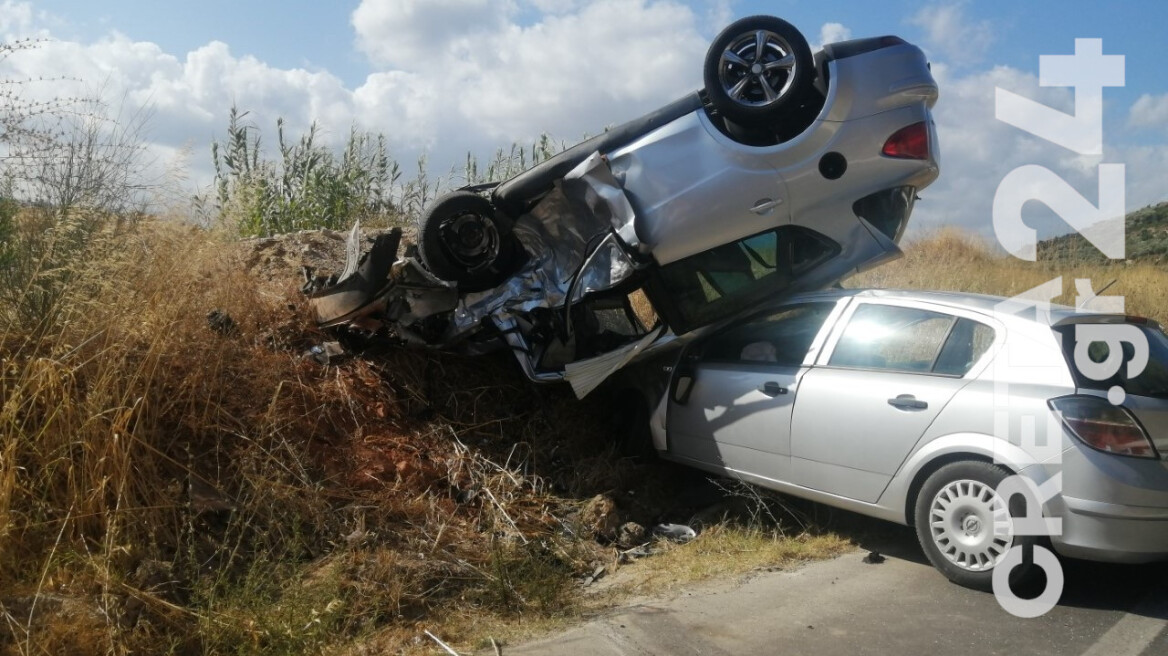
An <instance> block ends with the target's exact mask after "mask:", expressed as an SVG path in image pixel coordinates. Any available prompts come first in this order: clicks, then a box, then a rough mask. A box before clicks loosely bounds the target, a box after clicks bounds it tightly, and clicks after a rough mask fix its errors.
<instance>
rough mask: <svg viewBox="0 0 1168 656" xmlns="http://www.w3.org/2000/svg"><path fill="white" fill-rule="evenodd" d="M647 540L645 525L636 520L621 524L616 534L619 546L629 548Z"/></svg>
mask: <svg viewBox="0 0 1168 656" xmlns="http://www.w3.org/2000/svg"><path fill="white" fill-rule="evenodd" d="M644 541H645V527H644V526H641V525H640V524H638V523H636V522H625V523H624V524H621V525H620V529H619V530H618V531H617V534H616V544H617V546H618V547H624V548H626V549H627V548H629V547H632V546H634V545H638V544H641V543H643V542H644Z"/></svg>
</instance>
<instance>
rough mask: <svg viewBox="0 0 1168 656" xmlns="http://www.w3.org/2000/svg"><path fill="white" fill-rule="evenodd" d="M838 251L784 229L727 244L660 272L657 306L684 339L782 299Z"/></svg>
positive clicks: (824, 242)
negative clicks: (803, 276) (697, 330)
mask: <svg viewBox="0 0 1168 656" xmlns="http://www.w3.org/2000/svg"><path fill="white" fill-rule="evenodd" d="M837 251H838V248H837V247H836V246H835V245H834V244H833V243H831V242H830V241H827V240H826V239H825V238H823V237H821V236H818V235H816V234H815V233H812V232H811V231H809V230H806V229H802V228H796V227H793V226H784V227H782V228H778V229H776V230H771V231H768V232H763V233H760V234H757V235H754V236H752V237H747V238H746V239H742V240H739V241H735V242H731V243H729V244H723V245H722V246H718V247H716V248H712V249H710V250H708V251H703V252H701V253H697V254H695V255H691V256H689V257H687V258H684V259H681V260H678V261H677V262H672V263H670V264H667V265H665V266H662V267H661V268H660V269H659V276H658V278H657V280H656V281H655V282H654V284H653V285H652V287H651V291H653V301H654V305H656V306H660V309H661V310H662V313H663V314H664V315H666V319H667V321H668V323H669V324H670V327H672V328H673V330H674V332H676V333H678V334H681V333H685V332H688V331H690V330H693V329H694V328H697V327H699V326H704V325H706V324H710V323H713V322H715V321H718V320H719V319H724V318H727V317H730V316H733V315H734V314H737V313H739V312H741V311H743V310H746V309H748V308H750V307H751V306H753V305H756V304H758V303H760V302H762V301H765V300H767V299H768V298H771V297H773V296H775V295H776V294H779V293H781V292H782V291H783V290H785V289H786V288H787V287H788V286H790V284H791V282H792V281H793V280H794V279H795V277H797V276H799V275H801V274H803V273H805V272H806V271H808V270H810V269H811V268H813V267H815V266H817V265H818V264H820V263H822V262H823V261H825V260H826V259H828V258H829V257H830V256H831V255H832V254H834V253H835V252H837Z"/></svg>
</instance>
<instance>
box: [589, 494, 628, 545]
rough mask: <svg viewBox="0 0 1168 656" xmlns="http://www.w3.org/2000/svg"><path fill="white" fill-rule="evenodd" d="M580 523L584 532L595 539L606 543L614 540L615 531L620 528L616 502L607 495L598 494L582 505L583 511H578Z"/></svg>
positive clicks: (615, 536) (615, 537)
mask: <svg viewBox="0 0 1168 656" xmlns="http://www.w3.org/2000/svg"><path fill="white" fill-rule="evenodd" d="M580 523H581V525H582V526H583V527H584V530H585V531H587V532H589V533H591V534H592V535H593V536H595V537H597V538H600V539H604V540H608V541H614V540H616V539H617V531H618V530H619V529H620V527H621V517H620V512H619V511H618V510H617V507H616V501H615V500H614V499H613V498H612V497H611V496H609V495H607V494H598V495H596V496H594V497H592V498H591V499H589V500H588V503H586V504H584V509H583V510H581V511H580Z"/></svg>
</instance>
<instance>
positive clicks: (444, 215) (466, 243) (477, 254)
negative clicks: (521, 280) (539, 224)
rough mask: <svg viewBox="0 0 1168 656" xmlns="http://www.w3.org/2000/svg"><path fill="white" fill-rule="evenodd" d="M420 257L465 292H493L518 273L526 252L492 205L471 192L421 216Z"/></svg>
mask: <svg viewBox="0 0 1168 656" xmlns="http://www.w3.org/2000/svg"><path fill="white" fill-rule="evenodd" d="M421 223H422V225H421V231H420V233H419V235H418V253H419V255H421V257H422V264H423V265H424V266H425V267H426V269H428V270H429V271H430V273H433V274H434V275H435V276H437V277H438V278H441V279H442V280H447V281H450V282H454V283H457V284H458V286H459V288H460V289H461V290H463V291H468V292H475V291H482V290H484V289H490V288H491V287H494V286H496V285H498V284H499V283H501V282H503V280H505V279H506V278H507V277H508V276H510V275H511V274H513V273H514V272H515V269H516V268H518V265H519V262H520V261H521V260H522V257H523V248H522V246H520V245H519V242H518V240H517V239H516V238H515V236H514V235H513V234H512V233H511V229H510V228H511V224H510V222H509V221H508V220H507V219H506V218H504V217H500V216H499V215H498V213H496V212H495V209H494V207H492V206H491V202H490V201H489V200H487V199H486V198H483V197H482V196H480V195H478V194H476V193H474V192H470V191H455V192H452V193H449V194H446V195H445V196H443V197H441V198H439V199H438V200H437V201H436V202H435V203H434V204H433V205H431V206H430V207H429V209H427V210H426V213H425V214H423V215H422V222H421Z"/></svg>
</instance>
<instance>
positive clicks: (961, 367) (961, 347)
mask: <svg viewBox="0 0 1168 656" xmlns="http://www.w3.org/2000/svg"><path fill="white" fill-rule="evenodd" d="M993 343H994V329H993V328H990V327H989V326H987V325H985V324H984V323H978V322H976V321H974V320H972V319H965V318H961V319H958V320H957V323H956V324H954V325H953V330H952V331H950V332H949V339H947V340H945V346H944V347H942V349H941V354H940V355H938V356H937V363H936V364H935V365H933V373H935V374H948V375H950V376H964V375H965V374H966V373H968V372H969V370H970V369H972V368H973V365H974V363H976V362H977V361H978V360H980V359H981V356H982V355H985V352H986V351H988V350H989V348H990V345H991V344H993Z"/></svg>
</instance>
